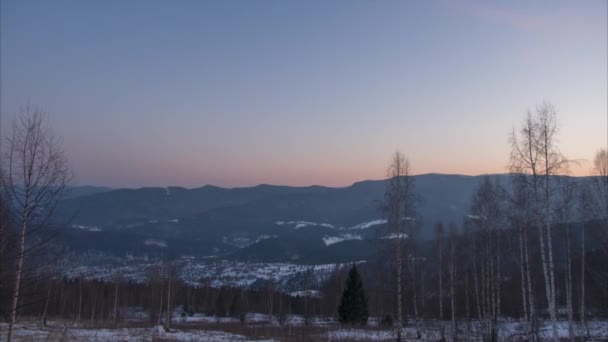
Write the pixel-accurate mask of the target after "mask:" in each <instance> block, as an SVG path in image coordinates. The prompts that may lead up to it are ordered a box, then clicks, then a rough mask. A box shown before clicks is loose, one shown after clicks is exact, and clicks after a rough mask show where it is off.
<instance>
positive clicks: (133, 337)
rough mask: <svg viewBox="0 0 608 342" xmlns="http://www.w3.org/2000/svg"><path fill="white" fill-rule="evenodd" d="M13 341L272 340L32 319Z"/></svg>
mask: <svg viewBox="0 0 608 342" xmlns="http://www.w3.org/2000/svg"><path fill="white" fill-rule="evenodd" d="M7 327H8V324H6V323H0V331H1V332H0V339H2V340H5V339H6V331H7ZM14 339H15V341H100V342H101V341H128V342H131V341H156V340H163V341H167V340H168V341H207V342H223V341H273V340H251V339H248V338H247V337H246V336H243V335H238V334H232V333H228V332H224V331H218V330H198V329H188V330H174V329H172V331H171V332H167V331H165V329H164V328H163V327H161V326H155V327H152V328H115V329H114V328H112V329H108V328H101V329H99V328H98V329H90V328H85V327H81V326H78V325H75V324H60V323H55V322H51V323H50V324H49V326H47V327H42V326H40V324H37V323H34V322H23V323H18V324H17V325H16V326H15V330H14Z"/></svg>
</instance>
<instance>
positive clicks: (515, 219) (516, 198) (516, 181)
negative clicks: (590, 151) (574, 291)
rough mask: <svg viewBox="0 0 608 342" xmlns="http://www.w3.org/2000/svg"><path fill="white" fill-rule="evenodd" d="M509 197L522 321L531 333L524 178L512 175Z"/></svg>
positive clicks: (532, 314) (527, 198) (532, 306)
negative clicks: (517, 258) (515, 244)
mask: <svg viewBox="0 0 608 342" xmlns="http://www.w3.org/2000/svg"><path fill="white" fill-rule="evenodd" d="M512 189H513V191H512V194H511V196H510V201H509V205H510V210H509V213H510V216H509V218H510V220H511V226H512V227H513V228H514V229H517V232H518V240H519V241H518V242H519V266H520V277H521V298H522V302H523V303H522V305H523V312H524V317H523V319H524V321H526V322H528V324H529V331H528V332H529V333H533V332H534V331H533V330H534V329H533V324H532V323H533V322H534V321H535V319H536V310H535V304H534V303H535V298H534V291H533V286H532V277H531V272H530V252H529V249H528V247H529V233H528V228H529V227H530V225H531V222H532V215H531V212H530V210H529V206H530V196H529V194H528V192H527V191H526V176H525V175H514V176H513V184H512Z"/></svg>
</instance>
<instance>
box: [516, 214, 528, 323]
mask: <svg viewBox="0 0 608 342" xmlns="http://www.w3.org/2000/svg"><path fill="white" fill-rule="evenodd" d="M518 226H519V227H518V228H519V271H520V275H521V300H522V304H523V311H524V317H523V319H524V321H526V322H527V321H528V301H527V299H526V297H527V293H526V272H525V270H524V267H525V266H524V264H525V261H524V236H523V235H524V232H523V227H522V225H521V223H520V224H519V225H518Z"/></svg>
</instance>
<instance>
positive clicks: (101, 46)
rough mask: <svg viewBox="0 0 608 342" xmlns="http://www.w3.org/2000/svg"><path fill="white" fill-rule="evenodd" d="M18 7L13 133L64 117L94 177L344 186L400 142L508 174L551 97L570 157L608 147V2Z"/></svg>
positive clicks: (380, 163)
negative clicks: (531, 118) (528, 118)
mask: <svg viewBox="0 0 608 342" xmlns="http://www.w3.org/2000/svg"><path fill="white" fill-rule="evenodd" d="M1 6H2V7H1V24H0V25H1V26H0V29H1V31H0V32H1V36H0V38H1V45H0V47H1V51H0V54H1V58H2V59H1V69H0V71H1V74H0V82H1V87H2V88H1V90H2V91H1V94H0V100H1V105H0V111H1V114H2V123H3V128H2V130H3V133H4V134H6V130H7V128H8V126H9V125H8V124H7V123H10V121H11V120H12V118H13V117H14V115H15V113H16V112H18V109H19V107H20V106H21V105H23V104H25V103H28V102H29V103H31V104H34V105H36V106H39V107H40V108H42V109H44V110H45V111H47V112H48V113H49V116H50V118H51V121H52V126H53V129H54V131H55V132H56V133H57V134H58V135H60V136H61V137H62V138H63V140H64V145H65V148H66V151H67V153H68V157H69V160H70V164H71V165H72V168H73V170H74V173H75V176H76V178H75V182H76V183H78V184H96V185H109V186H130V187H134V186H152V185H159V186H163V185H183V186H200V185H203V184H216V185H223V186H243V185H254V184H258V183H272V184H292V185H309V184H323V185H334V186H341V185H348V184H350V183H352V182H354V181H358V180H362V179H378V178H382V177H384V175H385V170H386V166H387V163H388V159H389V158H390V155H391V154H392V153H393V152H394V151H395V150H396V149H399V150H401V151H402V152H404V153H405V154H406V155H407V156H408V157H409V158H410V160H411V162H412V166H413V171H414V172H415V173H427V172H441V173H462V174H481V173H498V172H505V170H506V169H505V166H506V164H507V160H508V152H509V145H508V141H507V138H508V134H509V132H510V131H511V129H512V127H513V126H514V125H516V124H518V123H519V122H520V121H521V119H522V118H523V117H524V115H525V112H526V110H528V109H533V108H534V106H535V105H537V104H539V103H541V102H543V101H550V102H552V103H553V104H554V105H555V106H556V107H557V108H558V110H559V120H560V123H561V134H560V147H561V149H562V151H563V152H564V153H566V154H567V155H568V156H569V157H571V158H580V159H586V160H590V159H592V156H593V154H594V153H595V152H596V151H597V150H598V149H599V148H601V147H603V146H605V145H606V142H607V138H606V134H607V133H606V130H607V127H608V124H607V122H606V120H607V112H608V111H607V107H606V106H607V102H608V99H607V96H608V95H607V93H608V85H607V83H608V80H607V73H608V71H607V58H608V57H607V39H608V38H607V33H606V32H607V28H606V18H607V15H608V14H607V13H608V11H607V1H605V0H596V1H595V0H591V1H580V2H579V1H568V2H564V1H535V2H528V1H521V2H518V1H515V2H506V1H500V2H488V1H479V2H472V1H371V0H370V1H339V0H336V1H266V0H264V1H262V0H256V1H245V0H243V1H185V0H180V1H143V0H142V1H136V0H129V1H112V0H109V1H52V2H51V1H13V0H3V1H2V5H1ZM590 167H591V165H590V164H589V163H583V164H582V165H581V166H580V167H579V168H577V169H575V170H574V173H575V174H586V173H588V171H589V169H590Z"/></svg>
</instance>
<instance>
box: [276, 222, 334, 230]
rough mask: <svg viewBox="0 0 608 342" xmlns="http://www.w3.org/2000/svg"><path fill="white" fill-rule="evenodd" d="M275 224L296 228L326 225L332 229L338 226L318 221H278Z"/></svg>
mask: <svg viewBox="0 0 608 342" xmlns="http://www.w3.org/2000/svg"><path fill="white" fill-rule="evenodd" d="M274 224H276V225H277V226H293V228H294V229H300V228H304V227H310V226H320V227H325V228H330V229H335V228H336V227H334V225H332V224H329V223H317V222H311V221H276V222H275V223H274Z"/></svg>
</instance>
